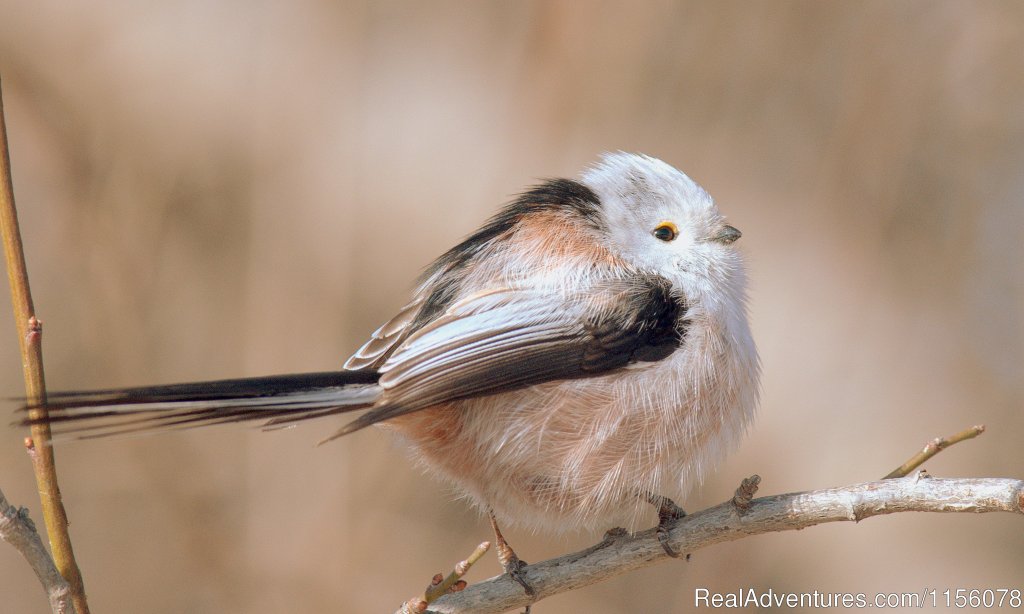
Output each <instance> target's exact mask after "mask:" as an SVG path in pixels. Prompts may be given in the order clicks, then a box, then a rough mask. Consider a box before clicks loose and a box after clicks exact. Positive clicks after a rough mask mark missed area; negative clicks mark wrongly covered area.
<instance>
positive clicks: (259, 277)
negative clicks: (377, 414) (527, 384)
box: [0, 0, 1024, 614]
mask: <svg viewBox="0 0 1024 614" xmlns="http://www.w3.org/2000/svg"><path fill="white" fill-rule="evenodd" d="M69 4H73V5H72V6H69ZM161 5H162V6H161ZM29 6H31V7H32V8H28V7H29ZM1022 49H1024V5H1022V4H1021V3H1018V2H1012V1H1007V2H985V1H979V2H900V3H891V2H862V3H840V2H809V1H808V2H714V3H712V2H707V3H703V2H691V3H664V2H658V3H654V2H652V3H646V4H639V3H632V2H629V3H627V2H622V3H598V2H588V3H584V2H544V3H541V2H535V3H530V2H497V3H469V2H466V3H456V2H447V3H445V2H441V3H428V4H423V3H414V2H408V3H395V2H376V3H372V4H371V3H367V4H352V3H349V4H342V5H335V4H333V3H326V2H324V3H316V2H292V3H272V2H256V3H253V2H237V1H236V2H220V3H205V2H198V1H195V2H185V3H159V4H158V3H130V2H111V1H104V2H93V3H65V2H55V1H51V0H44V1H41V2H35V3H25V2H18V1H16V0H3V1H2V2H0V73H2V75H3V78H4V94H5V99H6V104H7V118H8V124H9V126H10V128H9V129H10V139H11V149H12V155H13V164H14V171H15V184H16V185H15V187H16V190H17V197H18V205H19V207H20V210H21V220H22V231H23V233H24V238H25V242H26V245H27V250H28V262H29V266H30V272H31V274H32V282H33V290H34V292H35V297H36V303H37V307H38V311H39V314H40V316H41V317H42V318H43V319H44V321H45V324H46V341H45V355H46V361H47V362H46V366H47V376H48V380H49V383H50V386H51V387H52V388H55V389H56V388H77V387H106V386H121V385H132V384H145V383H158V382H175V381H183V380H192V379H200V378H220V377H233V376H245V375H258V374H269V373H277V372H299V371H304V370H324V369H331V368H335V367H337V366H339V365H340V364H341V361H342V360H343V359H344V358H345V356H347V355H348V353H349V352H351V351H352V350H354V349H355V348H356V347H357V346H358V345H359V344H360V343H361V341H362V338H363V336H364V335H366V334H367V333H368V332H369V331H371V330H372V329H373V328H374V327H375V326H376V325H377V324H379V323H380V322H381V321H382V320H383V319H385V318H386V317H387V316H389V314H390V313H391V312H393V311H394V310H396V309H397V308H398V307H399V306H401V304H402V303H403V300H404V298H405V297H406V296H407V292H408V290H409V288H410V286H411V283H412V281H413V279H414V278H415V276H416V275H417V273H418V272H419V271H420V269H421V268H422V267H423V266H424V265H425V264H426V263H428V262H429V260H430V259H431V258H432V257H433V256H435V255H437V254H438V253H440V252H441V251H442V250H444V249H446V248H447V247H448V246H450V245H452V244H453V243H454V242H455V241H457V240H458V239H459V238H460V237H462V236H464V235H465V234H467V233H468V232H470V231H471V230H472V229H473V228H474V227H475V226H476V225H478V224H479V223H480V222H481V221H482V220H483V219H484V218H486V217H487V216H488V215H490V214H491V213H493V212H494V211H495V210H496V208H497V207H498V206H499V205H500V204H501V203H502V202H504V201H506V200H507V199H508V198H509V197H510V196H511V195H513V194H515V193H516V192H517V191H519V190H520V189H522V188H523V187H524V186H526V185H528V184H529V183H531V182H533V181H534V180H536V179H537V178H540V177H547V176H559V175H562V176H565V175H568V176H574V175H575V174H576V173H577V172H578V171H579V170H580V169H581V168H582V167H583V166H585V165H587V164H589V163H590V162H592V161H593V160H594V159H595V158H596V156H597V155H598V154H599V153H600V152H602V151H605V150H614V149H624V150H635V151H642V152H646V153H649V154H652V155H656V156H659V157H662V158H664V159H665V160H667V161H669V162H670V163H672V164H675V165H677V166H679V167H681V168H683V169H685V170H686V171H687V172H688V173H690V174H691V175H692V176H693V177H694V178H695V179H697V180H698V181H699V182H701V183H702V184H703V185H704V186H705V187H706V188H707V189H708V190H709V191H710V192H711V193H712V194H713V195H714V196H715V197H716V199H717V200H718V202H719V204H720V206H721V208H722V209H723V211H724V212H725V213H726V214H727V215H728V216H729V218H730V220H731V221H732V222H733V223H734V224H735V225H736V226H737V227H739V228H741V229H742V230H743V232H744V238H743V240H742V242H741V245H742V246H743V249H744V250H745V251H746V253H747V255H748V258H749V263H750V270H751V275H750V276H751V278H752V290H751V312H752V313H751V315H752V322H753V328H754V332H755V335H756V337H757V340H758V343H759V346H760V350H761V356H762V359H763V361H764V367H765V369H764V371H765V372H764V402H763V404H762V409H761V414H760V419H759V421H758V423H757V425H756V427H755V429H754V430H753V431H752V432H751V434H750V436H749V437H748V438H747V439H746V441H745V442H744V444H743V446H742V449H741V450H740V451H739V452H738V453H736V454H734V455H733V456H731V457H730V458H729V460H728V461H727V462H726V463H724V464H723V465H722V466H721V467H719V468H718V470H717V471H716V472H715V473H714V474H713V475H711V476H709V477H708V479H707V481H706V482H705V484H704V485H703V487H702V488H701V489H700V490H699V491H697V492H695V493H693V494H692V495H691V497H690V498H689V499H688V500H687V501H686V502H685V503H686V507H687V508H688V509H691V510H695V509H699V508H702V507H706V506H708V505H711V504H714V503H717V502H719V501H722V500H724V499H725V498H726V497H728V496H729V495H730V493H731V492H732V490H733V489H734V488H735V486H736V484H737V483H738V482H739V480H740V479H741V478H742V477H743V476H746V475H749V474H751V473H754V472H756V473H759V474H761V475H762V476H763V478H764V481H763V485H762V493H766V494H769V493H780V492H786V491H791V490H803V489H810V488H818V487H827V486H833V485H842V484H847V483H854V482H859V481H864V480H869V479H872V478H875V477H878V476H880V475H882V474H884V473H886V472H887V471H889V470H890V469H891V468H892V467H894V466H895V465H897V464H899V463H900V462H901V461H903V460H904V459H905V458H906V457H907V456H909V455H910V454H911V453H912V452H913V451H915V449H916V448H918V447H919V446H920V445H921V444H922V443H924V442H925V441H926V440H927V439H928V438H930V437H933V436H936V435H941V434H948V433H952V432H954V431H958V430H960V429H962V428H964V427H966V426H968V425H970V424H973V423H978V422H983V423H985V424H987V425H988V427H989V432H988V433H986V434H985V435H984V436H983V437H982V438H981V439H979V440H977V441H973V442H969V443H966V444H963V445H962V446H960V447H957V448H954V449H953V450H950V451H948V452H946V453H944V454H943V455H941V456H940V457H938V458H937V459H936V460H934V461H932V462H929V463H928V465H927V467H928V469H929V470H931V472H932V473H934V474H937V475H942V476H1008V477H1024V466H1022V465H1024V446H1021V435H1022V432H1024V418H1022V413H1021V408H1022V401H1024V378H1022V375H1024V373H1022V367H1021V365H1022V364H1024V324H1022V315H1024V273H1022V267H1021V263H1022V262H1024V247H1022V245H1024V54H1022V51H1021V50H1022ZM3 292H4V294H6V287H5V289H4V290H3ZM3 300H4V301H6V299H3ZM0 321H2V319H0ZM16 346H17V344H16V340H15V337H14V333H13V326H11V325H10V324H9V322H8V323H5V324H4V325H3V326H0V349H2V350H3V351H0V395H9V396H14V395H17V394H19V392H20V391H21V374H20V367H19V358H18V355H17V349H16ZM5 407H7V408H8V409H4V410H3V411H4V412H8V411H9V410H10V409H13V403H9V404H8V405H6V406H5ZM4 421H5V422H6V419H5V420H4ZM332 426H333V425H332V424H313V425H307V426H305V427H303V428H300V429H297V430H293V431H289V432H284V433H276V434H264V433H260V432H258V431H256V430H254V429H246V428H244V427H234V428H222V429H216V430H212V431H206V432H192V433H187V434H175V435H169V436H162V437H152V438H143V439H137V440H129V441H99V442H89V443H83V444H75V445H68V446H63V447H60V448H59V449H58V451H57V452H58V463H59V468H60V473H61V480H62V485H63V488H64V493H65V500H66V503H67V507H68V511H69V514H70V516H71V519H72V522H73V526H72V527H71V528H72V535H73V538H74V540H75V545H76V549H77V551H78V556H79V561H80V563H81V566H82V568H83V570H84V574H85V580H86V585H87V588H88V591H89V596H90V598H91V602H92V605H93V610H94V611H95V612H106V613H113V612H132V613H134V612H154V613H180V612H195V613H206V612H210V613H213V612H217V613H219V612H255V613H263V612H311V613H316V612H386V611H392V609H393V608H394V607H396V606H397V605H398V604H399V603H400V602H401V601H402V600H403V599H405V598H407V597H409V596H410V595H412V594H413V593H415V592H417V591H418V590H420V589H421V588H422V586H423V585H424V584H425V583H426V581H427V580H428V579H429V578H430V576H431V575H432V574H433V573H434V572H436V571H440V570H442V569H446V568H448V567H449V565H451V564H452V563H454V562H455V561H456V560H458V559H460V558H462V557H464V556H465V555H466V554H467V553H468V552H469V551H470V550H471V549H472V547H473V546H474V545H475V544H476V543H478V542H479V541H481V540H483V539H487V538H488V535H489V534H488V528H487V525H486V522H484V521H483V520H482V519H481V518H479V517H478V516H477V515H476V513H475V512H472V511H470V510H468V509H467V508H466V507H465V506H464V505H463V504H462V503H461V502H459V501H457V500H455V499H454V497H453V495H452V493H450V492H449V491H448V490H446V489H445V488H440V487H438V486H437V485H436V484H435V483H433V482H432V481H429V480H426V479H424V478H422V477H421V476H420V475H419V473H418V472H417V471H416V470H415V469H414V468H412V467H410V465H409V463H408V462H407V461H406V459H405V458H404V455H403V453H402V451H401V450H400V449H397V448H396V447H395V446H394V445H393V444H392V443H391V442H390V441H389V440H388V438H387V437H386V435H385V434H384V433H381V432H376V431H370V432H362V433H359V434H358V435H356V436H353V437H350V438H348V439H346V440H343V441H338V442H336V443H334V444H332V445H329V446H324V447H321V448H314V447H313V446H312V443H313V442H314V441H316V440H317V438H318V437H319V436H321V435H322V434H323V433H325V432H326V431H327V430H329V429H330V428H331V427H332ZM21 437H22V433H21V432H20V431H18V430H16V429H7V428H4V429H0V486H2V488H3V489H4V491H5V492H6V494H7V496H8V497H9V498H10V499H11V500H12V501H13V502H16V503H20V504H23V505H27V506H29V507H30V508H31V509H32V512H33V515H34V517H36V518H37V519H38V518H39V514H38V501H37V500H36V495H35V491H34V485H33V482H32V477H31V471H30V468H29V464H28V462H27V460H26V458H25V456H24V453H23V452H22V451H21V448H20V442H21ZM653 521H654V519H653V517H652V519H651V522H652V523H653ZM1021 522H1022V521H1021V519H1020V518H1015V517H1011V516H1008V515H1004V516H993V515H990V516H980V517H974V516H966V515H964V516H938V515H934V516H925V515H910V514H906V515H899V516H894V517H885V518H876V519H871V520H869V521H867V522H864V523H862V524H860V525H853V524H845V523H844V524H841V525H838V524H837V525H830V526H824V527H817V528H813V529H809V530H806V531H802V532H799V533H789V534H777V535H770V536H764V537H758V538H754V539H748V540H744V541H741V542H737V543H732V544H727V545H722V546H716V547H714V548H710V549H707V550H703V551H700V552H698V553H696V555H695V556H694V557H693V560H692V561H691V562H690V563H689V564H684V563H668V564H663V565H659V566H656V567H653V568H650V569H647V570H644V571H641V572H638V573H632V574H629V575H627V576H625V577H620V578H618V579H615V580H613V581H610V582H606V583H604V584H602V585H599V586H595V587H591V588H587V589H584V590H581V591H578V592H575V593H572V594H569V595H564V596H560V597H558V598H555V599H551V600H549V601H547V602H545V603H543V604H542V605H541V606H540V607H538V608H537V610H538V611H539V612H543V613H544V614H556V613H561V612H581V611H587V612H595V613H610V612H634V611H644V612H653V611H682V610H683V609H684V608H687V607H688V606H690V605H692V599H693V592H694V588H695V587H709V588H712V589H714V590H735V589H737V588H743V587H753V588H757V589H767V588H772V589H774V590H776V591H812V590H819V591H844V592H867V593H874V592H876V591H901V592H920V591H922V590H925V589H928V588H938V589H939V590H940V591H941V590H943V589H945V588H947V587H949V588H954V589H955V588H958V587H966V588H980V587H1006V586H1015V587H1017V588H1024V585H1022V583H1021V578H1022V577H1024V557H1022V555H1021V552H1024V531H1022V526H1024V525H1022V524H1021ZM509 537H510V539H511V540H513V543H514V544H515V545H516V546H517V547H518V549H519V551H520V553H521V554H522V555H523V557H524V558H525V559H527V560H532V561H536V560H540V559H544V558H548V557H551V556H554V555H557V554H560V553H564V552H566V551H569V550H570V549H575V548H579V547H581V546H583V545H586V544H589V543H591V542H593V541H596V540H597V539H598V537H599V536H598V535H576V536H569V537H559V538H552V537H551V536H547V535H537V536H533V535H528V534H525V533H523V532H519V531H513V532H511V533H510V535H509ZM498 571H499V568H498V565H497V562H496V561H495V560H494V559H493V558H488V559H486V560H485V561H484V562H483V563H482V564H481V565H480V566H479V568H478V569H476V570H474V571H473V572H472V574H471V576H470V579H471V580H474V581H475V580H479V579H482V578H485V577H488V576H491V575H493V574H495V573H497V572H498ZM0 610H3V611H4V612H26V613H30V614H32V613H43V612H46V611H47V608H46V605H45V600H44V598H43V596H42V594H41V592H40V590H39V589H38V587H37V586H36V583H35V580H34V578H33V577H32V575H31V574H30V572H29V570H28V568H27V566H25V565H24V563H23V562H22V561H21V560H20V559H19V557H18V556H17V554H16V553H15V552H14V550H13V549H11V548H9V547H6V546H2V547H0Z"/></svg>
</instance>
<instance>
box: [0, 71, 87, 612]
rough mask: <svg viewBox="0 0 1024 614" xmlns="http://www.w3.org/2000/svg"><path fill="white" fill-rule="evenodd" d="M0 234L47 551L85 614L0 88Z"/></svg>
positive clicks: (83, 590) (75, 601)
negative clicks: (47, 405) (59, 482)
mask: <svg viewBox="0 0 1024 614" xmlns="http://www.w3.org/2000/svg"><path fill="white" fill-rule="evenodd" d="M0 233H2V235H3V244H4V255H5V256H6V258H7V278H8V280H9V281H10V284H11V303H12V304H13V306H14V321H15V324H16V325H17V327H18V342H19V343H20V345H21V364H22V369H23V371H24V373H25V393H26V394H25V396H26V397H27V402H28V405H29V407H31V408H32V409H30V410H29V419H30V420H32V421H33V426H32V440H31V443H32V445H30V446H29V452H30V456H31V458H32V467H33V469H34V470H35V475H36V484H37V486H38V489H39V499H40V502H41V504H42V509H43V520H44V521H45V523H46V533H47V535H48V536H49V538H50V550H51V551H52V552H53V559H54V562H55V563H56V564H57V569H59V570H60V573H61V575H62V576H63V577H64V578H65V579H66V580H67V581H68V584H70V585H71V593H72V597H73V600H74V603H75V609H76V610H77V611H78V614H89V604H88V603H87V602H86V599H85V586H84V585H83V583H82V573H81V571H79V569H78V563H77V562H76V561H75V554H74V551H73V550H72V548H71V536H70V535H69V534H68V517H67V512H65V511H64V503H63V501H62V500H61V496H60V487H59V486H58V485H57V468H56V465H55V462H54V457H53V447H52V446H50V444H49V441H50V425H49V424H48V423H47V421H46V409H45V407H43V406H42V404H43V403H44V402H45V400H46V384H45V380H44V378H43V351H42V346H41V342H42V333H43V327H42V323H41V322H40V321H39V320H38V319H36V316H35V308H34V307H33V305H32V293H31V291H30V290H29V285H28V270H27V269H26V267H25V253H24V250H23V249H22V245H21V231H20V230H19V229H18V212H17V210H16V209H15V207H14V186H13V183H12V181H11V157H10V154H9V152H8V148H7V124H6V121H5V120H4V110H3V92H2V90H0Z"/></svg>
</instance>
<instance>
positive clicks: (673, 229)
mask: <svg viewBox="0 0 1024 614" xmlns="http://www.w3.org/2000/svg"><path fill="white" fill-rule="evenodd" d="M651 234H653V235H654V238H655V239H658V240H660V241H672V240H674V239H675V238H676V237H678V236H679V227H678V226H676V225H675V222H670V221H668V220H665V221H662V222H659V223H658V225H657V226H655V227H654V231H653V232H652V233H651Z"/></svg>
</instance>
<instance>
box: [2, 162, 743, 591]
mask: <svg viewBox="0 0 1024 614" xmlns="http://www.w3.org/2000/svg"><path fill="white" fill-rule="evenodd" d="M740 236H741V233H740V231H739V230H737V229H736V228H735V227H734V226H731V225H729V224H727V223H726V220H725V218H724V216H723V215H722V214H721V213H720V211H719V209H718V207H717V205H716V204H715V201H714V200H713V199H712V198H711V196H709V194H708V193H707V192H706V191H705V190H704V189H703V188H702V187H701V186H700V185H698V184H697V183H696V182H694V181H693V180H692V179H690V177H688V176H687V175H686V174H685V173H683V172H682V171H679V170H677V169H676V168H674V167H673V166H671V165H669V164H667V163H665V162H663V161H661V160H659V159H657V158H654V157H650V156H647V155H643V154H636V153H626V152H621V151H620V152H612V153H606V154H604V155H602V156H601V158H600V159H599V161H597V162H596V163H594V164H593V165H591V166H590V167H588V168H586V169H585V170H584V171H583V172H582V173H581V174H580V175H579V176H578V177H577V178H575V179H564V178H557V179H548V180H545V181H542V182H541V183H539V184H537V185H535V186H534V187H532V188H529V189H527V190H526V191H524V192H522V193H521V194H519V195H518V197H516V198H514V199H513V200H512V201H511V202H509V203H507V204H506V205H505V206H504V207H503V208H501V209H500V210H499V211H498V213H497V214H496V215H494V216H493V217H491V218H490V219H489V220H488V221H486V222H485V223H484V224H483V226H481V227H480V228H479V229H478V230H477V231H475V232H473V233H472V234H470V235H469V236H468V237H466V238H465V239H464V240H463V241H461V242H459V243H458V244H457V245H455V246H454V247H452V248H451V249H449V250H448V251H447V252H445V253H444V254H442V255H441V256H440V257H439V258H437V259H436V260H435V261H434V262H433V263H432V264H430V265H429V266H428V267H427V268H426V270H425V272H424V273H423V275H422V276H421V278H420V280H419V282H418V284H417V285H416V286H415V289H414V291H413V292H412V298H411V300H410V302H409V303H408V304H407V305H405V306H404V307H403V308H402V309H400V310H399V311H398V313H397V315H395V316H394V317H393V318H391V319H390V320H388V321H387V322H385V323H384V324H383V325H382V326H380V328H378V329H377V330H376V331H375V332H374V333H373V334H372V335H371V336H370V338H369V340H368V341H366V343H365V344H364V345H363V346H362V347H360V348H359V349H358V350H357V351H356V352H355V353H354V354H353V355H352V356H351V357H350V358H349V359H348V360H347V361H346V362H345V363H344V365H343V367H342V368H341V369H338V370H334V371H326V372H320V373H305V374H294V375H277V376H266V377H250V378H242V379H231V380H219V381H212V382H195V383H186V384H171V385H160V386H145V387H137V388H127V389H107V390H92V391H70V392H63V393H61V392H58V393H55V394H51V395H49V397H48V398H47V399H46V400H45V402H43V403H42V406H43V407H45V409H46V410H47V411H46V412H45V413H46V414H47V415H46V416H45V417H38V416H37V415H36V414H30V416H35V417H29V418H26V419H24V420H23V421H22V424H25V425H31V424H33V423H38V422H47V423H49V424H50V425H51V427H52V428H53V429H54V433H55V435H56V436H57V437H58V438H59V437H71V438H93V437H105V436H109V435H116V434H126V433H134V432H140V431H160V430H175V429H182V428H193V427H198V426H207V425H215V424H223V423H234V422H248V421H257V422H260V423H262V424H263V425H264V426H265V427H266V428H271V429H273V428H282V427H286V426H290V425H294V424H296V423H298V422H303V421H307V420H312V419H325V418H329V417H332V416H337V415H340V414H350V413H352V412H360V411H361V412H363V413H361V414H360V415H358V417H355V418H354V419H352V420H351V421H349V422H347V423H346V424H344V425H343V426H341V427H340V428H338V429H337V430H334V431H333V432H332V433H331V434H330V435H329V436H328V437H326V438H325V439H324V440H323V441H324V442H325V441H330V440H333V439H337V438H339V437H342V436H345V435H350V434H352V433H355V432H357V431H359V430H361V429H363V428H365V427H368V426H371V425H376V426H379V427H382V428H384V429H386V430H388V431H390V432H392V433H393V434H394V435H395V436H396V437H397V438H398V439H399V440H400V441H401V442H402V443H403V444H404V447H406V448H407V449H408V451H409V452H410V454H411V456H412V458H413V459H414V460H415V462H416V463H417V464H418V465H419V466H421V467H422V468H424V469H425V470H426V472H427V473H429V474H432V475H434V476H436V477H438V478H440V479H441V480H442V481H444V482H447V483H449V484H451V485H453V486H454V487H455V488H456V490H457V491H459V492H460V493H462V494H463V495H465V497H466V498H467V499H468V500H469V501H470V502H471V503H472V504H473V505H474V506H475V507H477V508H479V509H480V510H481V511H482V512H484V513H485V514H486V515H487V516H488V517H489V519H490V521H491V525H492V528H493V530H494V532H495V536H496V539H497V546H498V547H497V550H498V556H499V559H500V561H501V563H502V565H503V567H504V568H505V571H506V572H508V573H509V574H510V575H512V576H513V578H514V579H516V580H517V581H519V582H520V584H522V585H523V587H524V588H525V589H526V590H527V592H531V590H532V589H531V587H530V585H529V583H528V582H526V581H525V579H524V574H523V569H524V564H523V563H522V561H521V560H520V559H519V557H518V556H517V555H516V553H515V551H514V550H513V549H512V548H511V546H510V545H509V544H508V542H507V541H506V540H505V539H504V536H503V535H502V533H501V530H500V528H499V525H501V526H506V525H512V526H518V527H524V528H528V529H531V530H540V531H547V532H552V533H563V532H565V531H567V530H590V529H594V528H597V527H601V526H604V527H609V526H617V525H621V524H626V525H628V526H636V524H637V523H638V522H639V519H640V518H641V517H642V515H643V514H644V513H645V510H646V509H649V506H650V505H651V504H654V506H655V508H656V510H657V512H658V517H659V524H658V527H659V538H660V539H662V545H663V546H664V547H665V550H666V552H668V553H669V554H672V555H673V556H677V555H678V553H676V552H674V551H673V550H672V549H671V548H670V547H669V546H668V544H667V541H665V539H664V535H665V533H666V531H667V527H670V526H671V523H672V522H674V521H676V520H677V519H678V518H680V517H681V516H682V515H683V514H685V512H683V511H682V508H680V507H678V506H677V505H676V504H675V502H674V500H673V499H674V498H680V497H683V496H685V495H686V493H687V492H688V491H690V490H691V489H692V487H693V486H694V485H695V484H697V483H699V482H700V480H701V479H703V477H704V476H705V475H707V474H708V472H709V471H710V470H711V469H712V468H713V467H714V466H715V464H716V463H718V462H720V461H721V460H722V459H723V458H724V456H725V455H726V454H727V453H728V452H730V451H731V450H733V449H734V448H735V447H737V445H738V442H739V440H740V439H741V437H742V436H743V434H744V433H745V432H746V431H747V430H748V429H749V427H750V425H751V422H752V420H753V418H754V416H755V414H756V410H757V405H758V397H759V390H760V388H759V387H760V384H759V380H760V360H759V357H758V353H757V349H756V346H755V343H754V340H753V337H752V334H751V330H750V326H749V322H748V315H747V295H746V286H747V277H746V269H745V265H744V258H743V255H742V254H741V252H740V251H739V250H738V248H737V246H736V245H735V242H736V241H737V239H739V238H740ZM36 407H38V406H36ZM22 409H25V410H31V409H34V407H32V406H25V407H23V408H22ZM321 443H323V442H321Z"/></svg>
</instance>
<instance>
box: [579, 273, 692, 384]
mask: <svg viewBox="0 0 1024 614" xmlns="http://www.w3.org/2000/svg"><path fill="white" fill-rule="evenodd" d="M645 281H646V288H645V289H644V291H642V292H638V293H637V294H635V295H634V296H633V297H631V298H630V300H629V302H628V303H627V304H625V305H623V309H621V310H618V311H616V312H614V313H612V314H611V315H607V316H605V317H603V318H601V319H595V320H593V321H591V322H588V323H587V324H586V327H585V328H586V331H587V333H588V334H589V335H590V340H589V342H588V343H587V347H586V349H585V351H584V354H583V365H582V370H583V371H584V372H585V373H594V372H598V371H606V370H608V369H614V368H616V367H623V366H625V365H627V364H630V363H633V362H638V361H639V362H655V361H658V360H661V359H663V358H667V357H668V356H669V355H670V354H672V352H674V351H675V350H676V348H678V347H679V346H680V344H682V342H683V337H684V336H685V334H686V321H685V319H684V318H685V316H686V311H687V308H686V303H685V301H684V300H682V299H680V298H677V297H675V296H673V295H672V286H671V284H670V283H669V281H668V280H667V279H665V278H663V277H659V276H656V275H652V276H650V277H649V278H648V279H647V280H645Z"/></svg>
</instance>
